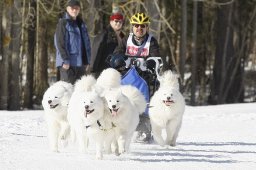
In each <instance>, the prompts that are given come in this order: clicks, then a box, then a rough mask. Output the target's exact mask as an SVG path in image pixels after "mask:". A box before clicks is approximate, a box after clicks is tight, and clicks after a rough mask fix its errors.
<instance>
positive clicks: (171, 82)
mask: <svg viewBox="0 0 256 170" xmlns="http://www.w3.org/2000/svg"><path fill="white" fill-rule="evenodd" d="M178 78H179V76H178V75H177V74H174V73H173V72H172V71H171V70H167V71H165V72H164V73H163V75H162V76H160V79H159V80H160V86H161V87H166V86H168V87H172V88H175V89H177V90H179V82H178Z"/></svg>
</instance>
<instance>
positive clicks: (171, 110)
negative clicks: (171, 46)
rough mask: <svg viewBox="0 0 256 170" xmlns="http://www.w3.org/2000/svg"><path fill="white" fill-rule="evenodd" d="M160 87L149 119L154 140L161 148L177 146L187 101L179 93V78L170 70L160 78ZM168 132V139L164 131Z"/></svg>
mask: <svg viewBox="0 0 256 170" xmlns="http://www.w3.org/2000/svg"><path fill="white" fill-rule="evenodd" d="M159 81H160V87H159V89H158V90H157V91H156V92H155V93H154V95H153V96H152V98H151V100H150V106H149V117H150V122H151V126H152V132H153V136H154V140H155V141H156V142H157V143H158V144H159V145H161V146H164V145H170V146H175V145H176V139H177V136H178V133H179V130H180V127H181V123H182V117H183V113H184V111H185V101H184V98H183V96H182V95H181V93H180V91H179V83H178V76H177V75H175V74H173V73H172V72H171V71H170V70H168V71H166V72H164V74H163V76H161V77H160V78H159ZM163 129H164V130H166V139H165V140H164V138H163V136H162V130H163Z"/></svg>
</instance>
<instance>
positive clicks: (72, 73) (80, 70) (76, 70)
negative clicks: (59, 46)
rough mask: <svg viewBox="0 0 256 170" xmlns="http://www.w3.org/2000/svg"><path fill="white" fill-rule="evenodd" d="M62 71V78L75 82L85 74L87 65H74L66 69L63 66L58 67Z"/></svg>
mask: <svg viewBox="0 0 256 170" xmlns="http://www.w3.org/2000/svg"><path fill="white" fill-rule="evenodd" d="M58 70H59V72H60V80H62V81H65V82H68V83H71V84H74V83H75V82H76V80H78V79H80V78H81V77H82V76H83V75H85V67H84V66H82V67H73V66H70V67H69V69H67V70H66V69H64V68H62V67H58Z"/></svg>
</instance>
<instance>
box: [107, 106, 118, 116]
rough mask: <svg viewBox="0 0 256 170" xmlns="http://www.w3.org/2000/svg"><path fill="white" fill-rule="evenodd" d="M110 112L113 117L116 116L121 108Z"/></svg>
mask: <svg viewBox="0 0 256 170" xmlns="http://www.w3.org/2000/svg"><path fill="white" fill-rule="evenodd" d="M109 110H110V112H111V115H112V116H116V115H117V112H118V110H119V108H118V109H116V108H114V109H109Z"/></svg>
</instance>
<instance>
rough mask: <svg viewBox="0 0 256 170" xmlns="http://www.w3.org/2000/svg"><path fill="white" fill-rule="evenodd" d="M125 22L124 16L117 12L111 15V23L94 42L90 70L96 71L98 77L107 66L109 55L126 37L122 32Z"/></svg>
mask: <svg viewBox="0 0 256 170" xmlns="http://www.w3.org/2000/svg"><path fill="white" fill-rule="evenodd" d="M123 23H124V16H123V15H122V14H121V13H119V12H117V13H113V14H112V15H111V16H110V21H109V25H108V26H107V28H106V29H105V30H104V31H103V32H102V33H101V34H99V35H98V36H96V37H95V39H94V41H93V43H92V57H91V68H90V72H92V73H94V74H95V76H96V77H98V76H99V74H100V73H101V72H102V71H103V70H104V69H106V68H108V67H109V66H108V64H107V63H106V60H107V57H108V56H109V55H110V54H113V52H114V50H115V48H116V47H117V46H118V45H119V44H120V43H121V40H122V39H123V38H124V33H123V32H122V28H123Z"/></svg>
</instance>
